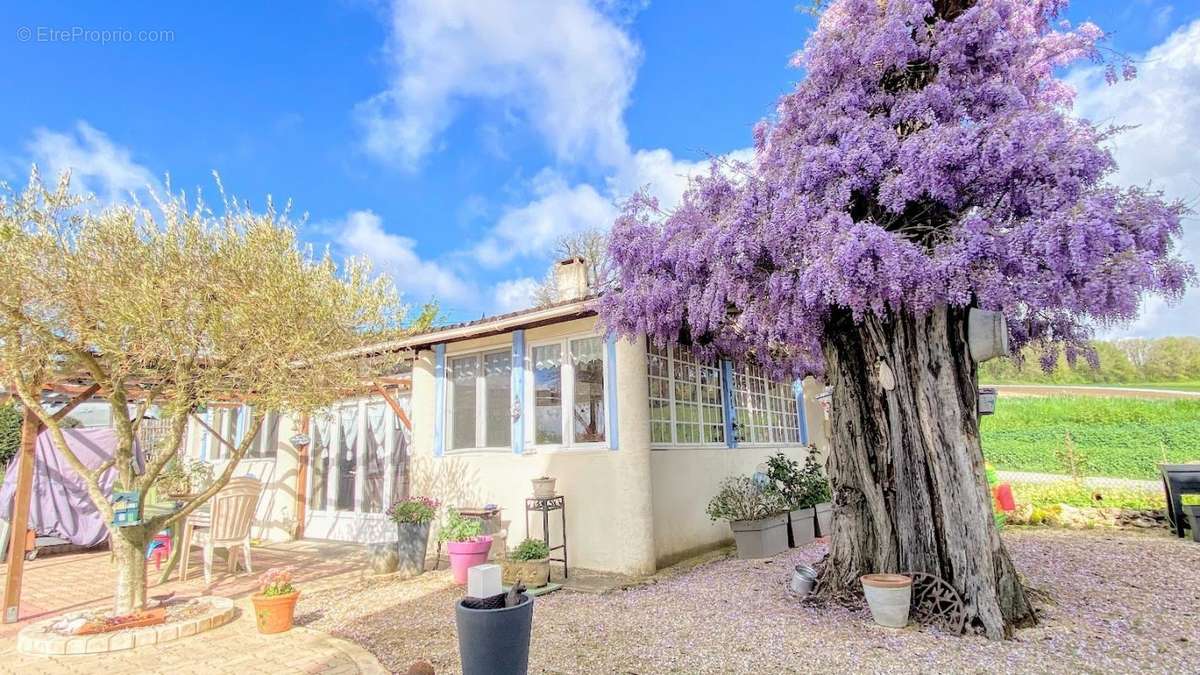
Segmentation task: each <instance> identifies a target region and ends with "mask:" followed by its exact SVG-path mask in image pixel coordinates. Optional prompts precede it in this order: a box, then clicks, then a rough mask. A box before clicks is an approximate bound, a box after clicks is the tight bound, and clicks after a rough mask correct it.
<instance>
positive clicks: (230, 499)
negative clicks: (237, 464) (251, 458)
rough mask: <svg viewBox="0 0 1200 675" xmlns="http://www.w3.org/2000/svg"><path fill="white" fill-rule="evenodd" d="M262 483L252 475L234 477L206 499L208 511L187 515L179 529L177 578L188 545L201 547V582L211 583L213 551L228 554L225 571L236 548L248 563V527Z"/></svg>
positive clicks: (185, 563) (233, 559)
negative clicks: (179, 554)
mask: <svg viewBox="0 0 1200 675" xmlns="http://www.w3.org/2000/svg"><path fill="white" fill-rule="evenodd" d="M262 491H263V484H262V483H260V482H259V481H257V480H255V479H253V478H234V479H232V480H230V481H229V483H228V484H227V485H226V486H225V487H224V488H221V491H220V492H218V493H217V494H215V495H213V497H212V499H211V500H209V511H208V513H194V514H192V515H191V516H188V519H187V524H186V525H185V526H184V528H183V552H182V553H183V565H182V567H181V568H180V570H179V578H180V580H183V579H187V573H188V558H189V557H190V556H189V554H190V553H191V551H192V546H201V547H203V549H204V584H205V585H206V586H208V585H211V584H212V562H213V551H214V550H215V549H218V548H223V549H225V550H226V551H227V552H228V555H229V571H230V572H231V573H232V572H233V571H234V570H235V569H236V567H235V566H236V564H237V551H238V549H239V548H240V549H241V552H242V558H243V560H245V563H246V571H247V572H251V573H252V572H253V571H254V570H253V568H251V566H250V526H251V524H252V523H253V520H254V511H255V509H256V508H257V507H258V498H259V495H261V494H262Z"/></svg>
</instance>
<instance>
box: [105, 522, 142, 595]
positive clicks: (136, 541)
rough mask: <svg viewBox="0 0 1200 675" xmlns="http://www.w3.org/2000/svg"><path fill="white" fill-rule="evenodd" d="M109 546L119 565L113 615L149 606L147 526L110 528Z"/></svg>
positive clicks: (117, 565)
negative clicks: (147, 597)
mask: <svg viewBox="0 0 1200 675" xmlns="http://www.w3.org/2000/svg"><path fill="white" fill-rule="evenodd" d="M108 529H109V538H108V540H109V545H110V546H112V550H113V557H114V558H115V562H116V567H117V587H116V592H115V593H114V595H113V615H114V616H121V615H123V614H129V613H130V612H136V611H139V610H142V609H145V607H146V542H147V534H146V527H145V526H144V525H130V526H127V527H109V528H108Z"/></svg>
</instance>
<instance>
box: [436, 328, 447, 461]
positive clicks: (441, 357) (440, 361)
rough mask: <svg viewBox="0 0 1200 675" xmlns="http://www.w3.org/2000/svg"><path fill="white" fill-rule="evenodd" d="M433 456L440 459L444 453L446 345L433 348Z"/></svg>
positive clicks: (437, 345)
mask: <svg viewBox="0 0 1200 675" xmlns="http://www.w3.org/2000/svg"><path fill="white" fill-rule="evenodd" d="M433 359H434V361H433V379H434V383H435V384H434V390H433V401H434V403H433V405H434V406H435V408H434V411H433V455H434V456H435V457H441V456H442V455H443V454H444V453H445V451H446V345H445V343H442V344H436V345H434V346H433Z"/></svg>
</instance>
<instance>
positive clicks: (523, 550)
mask: <svg viewBox="0 0 1200 675" xmlns="http://www.w3.org/2000/svg"><path fill="white" fill-rule="evenodd" d="M508 557H509V558H510V559H511V560H542V559H543V558H548V557H550V547H549V546H547V545H546V542H544V541H542V540H541V539H526V540H525V541H523V542H521V544H520V545H519V546H517V547H516V548H514V549H513V550H512V553H509V554H508Z"/></svg>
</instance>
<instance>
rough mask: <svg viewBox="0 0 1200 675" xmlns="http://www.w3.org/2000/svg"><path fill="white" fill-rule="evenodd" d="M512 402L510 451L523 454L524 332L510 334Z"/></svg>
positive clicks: (518, 331) (517, 331)
mask: <svg viewBox="0 0 1200 675" xmlns="http://www.w3.org/2000/svg"><path fill="white" fill-rule="evenodd" d="M512 400H513V408H514V410H515V411H516V413H517V414H515V415H513V418H512V451H513V453H514V454H517V455H520V454H524V452H525V331H524V330H515V331H513V334H512Z"/></svg>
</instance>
